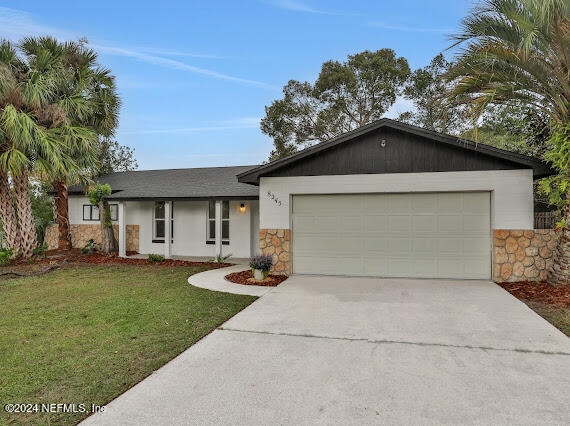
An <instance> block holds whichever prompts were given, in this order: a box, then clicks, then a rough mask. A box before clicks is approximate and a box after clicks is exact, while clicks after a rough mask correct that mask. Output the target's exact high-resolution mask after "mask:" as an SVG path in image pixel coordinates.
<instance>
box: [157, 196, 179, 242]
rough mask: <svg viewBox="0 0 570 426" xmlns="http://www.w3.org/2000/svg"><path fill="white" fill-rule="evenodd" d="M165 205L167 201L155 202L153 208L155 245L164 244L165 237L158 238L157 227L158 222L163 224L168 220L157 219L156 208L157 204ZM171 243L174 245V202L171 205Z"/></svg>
mask: <svg viewBox="0 0 570 426" xmlns="http://www.w3.org/2000/svg"><path fill="white" fill-rule="evenodd" d="M159 203H161V204H164V203H165V201H155V202H154V205H153V207H152V242H153V243H164V236H162V237H158V236H157V235H156V230H157V226H156V222H158V221H161V222H165V221H166V218H165V217H163V218H157V217H156V206H157V204H159ZM165 230H166V228H165ZM170 242H171V243H173V242H174V202H171V203H170Z"/></svg>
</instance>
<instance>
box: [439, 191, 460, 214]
mask: <svg viewBox="0 0 570 426" xmlns="http://www.w3.org/2000/svg"><path fill="white" fill-rule="evenodd" d="M462 209H463V197H457V196H456V197H454V196H449V194H437V212H438V213H439V214H445V213H451V214H456V213H457V212H458V211H461V210H462Z"/></svg>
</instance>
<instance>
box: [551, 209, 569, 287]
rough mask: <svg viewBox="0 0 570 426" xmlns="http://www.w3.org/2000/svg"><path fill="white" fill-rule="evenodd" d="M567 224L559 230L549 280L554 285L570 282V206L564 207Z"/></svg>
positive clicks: (564, 217)
mask: <svg viewBox="0 0 570 426" xmlns="http://www.w3.org/2000/svg"><path fill="white" fill-rule="evenodd" d="M562 215H563V219H566V225H565V226H564V227H563V228H562V229H561V230H560V231H559V236H558V245H557V246H556V249H555V250H554V256H553V261H554V264H553V265H552V270H551V271H550V276H549V279H548V280H549V282H550V283H551V284H554V285H566V284H570V228H569V226H570V206H564V207H563V208H562Z"/></svg>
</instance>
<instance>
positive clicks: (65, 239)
mask: <svg viewBox="0 0 570 426" xmlns="http://www.w3.org/2000/svg"><path fill="white" fill-rule="evenodd" d="M53 187H54V188H55V190H56V191H57V195H56V196H55V198H54V200H53V203H54V214H55V220H56V223H57V230H58V238H57V248H59V249H60V250H70V249H71V233H70V230H69V195H68V193H67V185H65V184H64V183H63V182H61V181H56V182H54V183H53Z"/></svg>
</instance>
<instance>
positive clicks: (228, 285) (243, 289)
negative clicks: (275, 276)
mask: <svg viewBox="0 0 570 426" xmlns="http://www.w3.org/2000/svg"><path fill="white" fill-rule="evenodd" d="M248 269H250V268H249V266H245V265H234V266H229V267H227V268H220V269H211V270H209V271H205V272H200V273H199V274H194V275H192V276H191V277H190V278H188V282H189V283H190V284H192V285H193V286H195V287H200V288H206V289H208V290H214V291H222V292H224V293H234V294H247V295H250V296H263V295H264V294H265V293H267V292H269V291H271V290H273V289H274V288H275V287H267V286H261V285H241V284H235V283H232V282H229V281H228V280H226V279H225V278H224V277H225V276H226V275H228V274H231V273H233V272H240V271H246V270H248Z"/></svg>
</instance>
